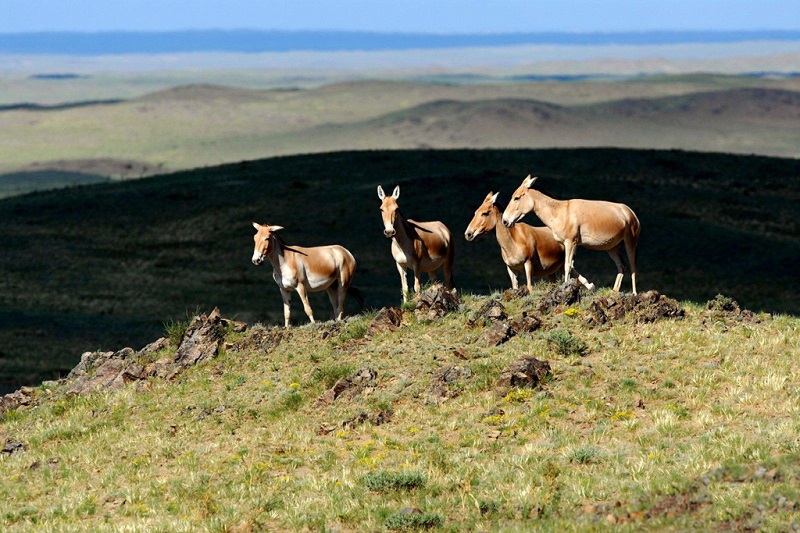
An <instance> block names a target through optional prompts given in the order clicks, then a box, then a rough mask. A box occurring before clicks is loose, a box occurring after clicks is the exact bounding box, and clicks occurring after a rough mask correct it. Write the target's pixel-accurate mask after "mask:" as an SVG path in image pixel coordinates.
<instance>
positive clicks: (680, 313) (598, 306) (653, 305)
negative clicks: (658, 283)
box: [587, 291, 686, 326]
mask: <svg viewBox="0 0 800 533" xmlns="http://www.w3.org/2000/svg"><path fill="white" fill-rule="evenodd" d="M685 315H686V312H685V311H684V310H683V309H682V308H681V307H680V305H679V304H678V302H677V301H676V300H673V299H672V298H667V297H666V296H664V295H663V294H659V293H658V291H647V292H643V293H641V294H638V295H633V294H620V295H618V296H608V297H602V298H595V299H594V301H592V303H591V304H590V305H589V317H588V318H587V322H588V323H589V324H590V325H593V326H598V325H602V324H605V323H607V322H613V321H616V320H621V319H623V318H624V317H626V316H632V317H633V321H634V322H636V323H643V322H655V321H656V320H658V319H661V318H683V317H684V316H685Z"/></svg>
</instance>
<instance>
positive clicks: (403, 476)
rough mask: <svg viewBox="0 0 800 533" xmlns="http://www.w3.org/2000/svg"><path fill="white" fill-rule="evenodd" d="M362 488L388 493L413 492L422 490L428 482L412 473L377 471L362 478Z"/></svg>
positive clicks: (416, 473)
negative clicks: (395, 491) (392, 491)
mask: <svg viewBox="0 0 800 533" xmlns="http://www.w3.org/2000/svg"><path fill="white" fill-rule="evenodd" d="M362 481H363V483H364V486H365V487H367V488H368V489H369V490H374V491H378V492H380V491H389V490H413V489H417V488H422V487H424V486H425V484H426V483H427V482H428V480H427V479H426V478H425V476H423V475H422V474H420V473H419V472H414V471H400V472H393V471H386V470H379V471H378V472H372V473H369V474H367V475H365V476H364V478H363V480H362Z"/></svg>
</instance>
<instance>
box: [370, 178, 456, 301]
mask: <svg viewBox="0 0 800 533" xmlns="http://www.w3.org/2000/svg"><path fill="white" fill-rule="evenodd" d="M378 198H380V200H381V217H382V218H383V227H384V229H383V234H384V235H385V236H386V237H387V238H389V239H392V257H394V260H395V262H396V263H397V271H398V272H399V273H400V283H401V284H402V287H403V301H404V302H405V301H407V300H408V296H407V295H408V281H407V280H406V269H407V268H410V269H411V270H413V271H414V292H415V293H419V290H420V282H419V276H420V274H421V273H423V272H427V273H428V275H429V276H430V278H431V280H435V279H436V269H437V268H441V269H442V272H443V273H444V284H445V286H446V287H447V288H448V289H450V288H452V286H453V255H454V253H455V249H454V246H453V241H452V238H451V236H450V230H449V229H447V226H445V225H444V224H442V223H441V222H439V221H434V222H416V221H414V220H411V219H410V218H409V219H406V218H404V217H403V215H401V214H400V210H399V209H398V206H397V199H398V198H400V186H399V185H398V186H397V187H395V188H394V192H393V193H392V195H391V196H386V193H385V192H383V187H381V186H380V185H378Z"/></svg>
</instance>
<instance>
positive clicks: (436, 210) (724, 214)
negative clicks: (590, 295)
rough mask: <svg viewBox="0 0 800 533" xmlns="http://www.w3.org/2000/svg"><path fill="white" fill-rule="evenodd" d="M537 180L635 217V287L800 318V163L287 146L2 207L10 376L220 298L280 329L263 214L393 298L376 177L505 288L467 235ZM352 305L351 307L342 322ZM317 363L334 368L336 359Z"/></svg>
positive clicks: (609, 277)
mask: <svg viewBox="0 0 800 533" xmlns="http://www.w3.org/2000/svg"><path fill="white" fill-rule="evenodd" d="M530 172H535V173H537V174H539V176H540V179H539V183H541V186H542V187H543V188H544V190H545V192H548V193H550V194H552V195H553V196H556V197H559V198H569V197H584V198H601V199H607V200H614V201H620V202H624V203H627V204H628V205H630V206H631V207H632V208H633V209H634V210H635V212H636V213H637V215H638V217H639V219H640V221H641V223H642V228H643V229H642V238H641V242H640V245H639V253H638V261H637V262H638V267H639V275H638V282H639V289H640V290H642V291H644V290H647V289H657V290H659V291H661V292H664V293H666V294H669V295H670V296H672V297H675V298H679V299H689V300H693V301H700V302H702V301H706V300H708V299H711V298H713V297H714V296H715V295H716V294H717V293H723V294H726V295H728V296H730V297H733V298H735V299H736V300H737V301H738V302H739V303H740V304H741V305H742V306H744V307H747V308H750V309H754V310H757V311H758V310H766V311H770V312H789V313H798V312H800V307H798V302H800V292H799V290H798V285H797V283H796V279H795V278H796V276H795V275H794V271H793V270H792V269H791V268H787V266H786V265H791V264H794V263H796V262H797V258H798V257H800V226H798V221H797V217H796V216H795V215H794V212H795V211H796V198H797V197H798V194H800V191H799V190H798V183H797V180H796V179H795V178H796V176H797V174H798V162H797V161H796V160H784V159H773V158H762V157H751V156H733V155H721V154H699V153H686V152H673V151H632V150H614V149H596V150H589V149H581V150H480V151H472V150H455V151H432V150H421V151H398V152H345V153H333V154H323V155H305V156H293V157H283V158H275V159H267V160H262V161H252V162H242V163H237V164H233V165H227V166H222V167H212V168H206V169H197V170H194V171H189V172H182V173H177V174H173V175H168V176H160V177H156V178H149V179H144V180H135V181H128V182H123V183H113V184H103V185H94V186H88V187H78V188H71V189H66V190H62V191H54V192H49V193H36V194H33V195H28V196H22V197H15V198H9V199H6V200H2V201H0V219H2V220H3V221H4V222H3V224H4V229H3V232H0V249H2V250H3V253H2V254H0V383H12V384H18V383H30V384H35V383H38V382H39V381H40V380H42V379H50V378H53V377H57V376H58V375H64V374H65V373H66V372H68V371H69V369H70V368H72V367H73V366H74V365H75V364H76V363H77V361H78V360H79V358H80V354H81V353H82V352H84V351H87V350H95V349H100V348H102V349H106V350H110V349H119V348H122V347H124V346H133V347H135V348H140V347H142V346H144V345H145V344H146V343H148V342H150V341H151V340H153V339H155V338H157V337H158V336H159V335H161V334H163V331H164V323H169V322H170V321H183V320H185V319H186V316H187V310H194V309H202V310H204V311H206V312H208V311H210V310H211V309H213V307H215V306H219V307H220V309H221V310H222V312H223V313H224V314H225V315H226V316H232V317H236V318H237V319H239V320H244V321H246V322H249V323H254V322H258V321H263V322H264V323H265V324H268V325H274V324H282V323H283V318H282V304H281V298H280V295H279V293H278V289H277V287H276V286H275V283H274V281H273V280H272V272H271V268H270V267H269V266H268V265H264V266H261V267H255V266H253V265H252V264H251V263H250V257H251V254H252V247H253V242H252V231H253V230H252V227H251V226H250V222H251V221H253V220H256V221H259V222H268V223H274V224H281V225H283V226H285V228H286V229H285V230H284V237H285V239H286V241H287V242H288V243H290V244H298V245H306V246H313V245H323V244H332V243H339V244H342V245H344V246H345V247H347V248H348V249H349V250H350V251H352V252H353V254H354V255H355V257H356V259H357V261H358V270H357V272H356V275H355V278H354V284H355V285H356V286H358V287H359V288H361V289H362V290H363V291H364V293H365V295H366V298H367V307H369V308H374V309H377V308H380V307H381V306H384V305H400V302H401V296H400V280H399V279H398V275H397V271H396V269H395V266H394V262H393V260H392V258H391V254H390V250H389V248H390V244H389V241H388V240H387V239H385V238H384V237H383V235H382V233H381V230H382V226H381V222H380V217H379V213H378V210H377V202H378V200H377V197H376V195H375V187H376V186H377V184H379V183H382V184H383V185H384V187H388V186H390V184H393V183H398V184H400V185H402V191H403V192H402V196H401V199H400V205H401V209H402V211H403V213H404V214H405V215H406V216H409V217H412V218H416V219H420V220H432V219H438V220H442V221H443V222H444V223H445V224H446V225H447V226H448V227H449V228H450V229H451V231H452V233H453V234H454V239H455V240H454V242H455V245H456V261H455V282H456V285H457V287H458V288H459V291H461V293H462V294H464V293H470V292H476V293H489V292H493V291H496V290H504V289H506V288H508V286H509V281H508V276H507V274H506V272H505V267H504V265H503V263H502V260H501V258H500V254H499V250H498V247H497V244H496V242H494V238H493V236H487V237H485V238H483V239H479V240H476V241H475V242H466V241H465V240H464V239H463V238H461V233H462V232H463V230H464V229H465V228H466V226H467V224H468V222H469V219H470V218H471V216H472V213H473V210H474V208H475V207H476V206H477V204H478V203H479V202H480V201H481V199H482V198H483V196H485V193H486V192H488V191H489V190H500V191H501V199H507V194H509V192H510V191H511V189H512V188H513V187H516V186H517V185H518V184H519V183H520V181H521V180H522V178H523V177H524V176H526V175H527V174H528V173H530ZM298 206H302V207H303V208H302V209H300V208H298ZM529 218H530V217H529ZM527 220H528V219H527V218H526V221H527ZM530 223H531V224H537V225H538V224H539V223H538V221H537V220H536V219H535V218H531V220H530ZM709 243H713V245H711V244H709ZM43 250H46V252H44V251H43ZM576 267H577V268H578V270H579V271H580V272H581V273H582V274H583V275H585V276H586V277H587V278H589V279H590V280H591V281H593V282H594V283H595V284H597V285H598V287H601V288H602V287H609V286H610V285H611V284H612V283H613V280H614V276H615V274H616V269H615V267H614V264H613V263H612V261H611V260H610V259H609V257H608V256H607V255H606V254H604V253H602V252H591V251H587V250H583V249H581V250H579V251H578V253H577V256H576ZM423 281H426V279H424V278H423ZM629 283H630V282H629V279H628V278H627V277H626V279H625V281H624V283H623V289H625V290H629V287H630V285H629ZM310 301H311V305H312V307H313V309H314V311H315V316H316V317H317V318H318V319H319V320H327V319H329V317H331V307H330V303H329V302H328V299H327V297H326V295H324V294H312V295H311V296H310ZM413 305H414V304H413V303H409V304H408V306H409V307H410V306H413ZM292 310H293V315H292V321H293V324H295V325H297V324H305V323H306V321H307V318H306V317H305V315H304V313H303V312H302V306H301V304H300V301H299V298H297V297H296V296H294V297H293V302H292ZM357 312H359V309H358V306H357V305H356V304H355V302H353V301H352V299H348V302H347V314H351V315H352V314H354V313H357ZM570 313H572V312H571V311H570V312H568V313H565V315H564V316H563V319H562V321H561V327H563V328H565V329H567V330H568V331H570V332H571V333H572V334H573V335H575V336H576V337H577V338H578V339H580V340H583V341H585V342H587V343H588V344H589V349H590V350H594V349H595V345H594V344H593V343H592V342H591V341H590V339H587V338H583V336H582V335H581V333H580V331H579V330H577V329H575V327H574V326H576V325H578V324H580V323H581V322H582V320H583V319H582V317H581V316H570ZM343 327H345V328H346V334H345V335H344V337H342V338H341V339H339V342H342V343H343V345H347V344H348V343H351V342H356V341H360V340H361V338H360V337H361V336H362V335H363V333H364V331H365V329H364V328H365V327H366V319H364V318H359V319H356V320H354V321H352V322H347V324H346V325H345V326H343ZM348 339H349V340H348ZM308 357H315V358H318V360H324V359H325V358H327V357H328V351H326V349H323V348H322V347H320V348H319V349H315V350H311V351H309V352H308ZM625 377H633V376H625Z"/></svg>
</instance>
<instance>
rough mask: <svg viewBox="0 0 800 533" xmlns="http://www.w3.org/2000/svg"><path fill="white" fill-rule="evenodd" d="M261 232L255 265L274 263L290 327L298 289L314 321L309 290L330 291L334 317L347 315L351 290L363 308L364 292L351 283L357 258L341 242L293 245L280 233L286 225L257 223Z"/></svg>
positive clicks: (257, 241) (254, 254)
mask: <svg viewBox="0 0 800 533" xmlns="http://www.w3.org/2000/svg"><path fill="white" fill-rule="evenodd" d="M253 227H254V228H255V229H256V231H257V233H256V234H255V236H254V237H253V239H254V240H255V249H254V250H253V264H254V265H256V266H258V265H260V264H261V263H263V262H264V259H269V262H270V263H272V268H273V272H272V278H273V279H274V280H275V283H277V284H278V287H279V288H280V290H281V296H282V297H283V318H284V325H285V326H286V327H287V328H288V327H289V315H290V307H289V304H290V300H291V293H292V291H297V294H299V295H300V299H301V300H302V301H303V308H304V309H305V311H306V314H307V315H308V318H309V319H310V320H311V322H312V323H314V313H313V311H312V310H311V306H310V305H309V303H308V295H307V293H308V292H318V291H322V290H325V291H328V298H330V301H331V305H332V306H333V318H334V319H335V320H341V319H342V317H343V316H344V299H345V296H346V294H347V293H348V292H350V293H352V294H353V297H354V298H356V300H358V303H359V305H361V306H362V307H363V305H364V299H363V297H362V296H361V293H360V291H358V290H357V289H356V288H355V287H351V286H350V282H351V281H352V280H353V274H354V273H355V271H356V260H355V258H354V257H353V254H351V253H350V252H349V251H347V249H346V248H344V247H342V246H338V245H332V246H315V247H313V248H301V247H300V246H289V245H287V244H286V243H285V242H284V241H283V239H282V238H281V237H280V236H279V235H278V234H277V232H278V231H280V230H282V229H283V226H269V225H266V224H264V225H262V224H257V223H255V222H253Z"/></svg>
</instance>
